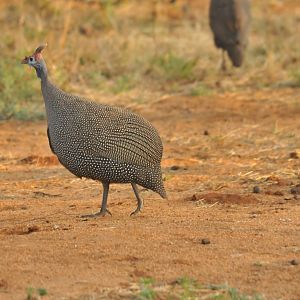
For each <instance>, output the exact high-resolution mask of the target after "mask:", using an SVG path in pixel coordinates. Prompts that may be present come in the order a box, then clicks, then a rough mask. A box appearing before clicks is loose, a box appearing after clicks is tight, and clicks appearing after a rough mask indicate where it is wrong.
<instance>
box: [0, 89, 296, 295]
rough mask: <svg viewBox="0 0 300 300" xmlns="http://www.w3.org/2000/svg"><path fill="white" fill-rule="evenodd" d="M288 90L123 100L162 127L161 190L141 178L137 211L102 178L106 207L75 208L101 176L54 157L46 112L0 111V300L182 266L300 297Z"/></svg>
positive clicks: (96, 191) (244, 288)
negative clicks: (8, 114)
mask: <svg viewBox="0 0 300 300" xmlns="http://www.w3.org/2000/svg"><path fill="white" fill-rule="evenodd" d="M299 100H300V99H299V90H297V89H277V90H265V91H260V92H244V93H238V94H234V93H230V94H229V93H228V94H222V95H212V96H207V97H186V96H172V97H171V96H170V97H162V98H161V99H158V100H157V101H153V102H152V103H147V104H136V105H135V106H131V107H132V109H133V110H134V111H136V112H138V113H141V114H142V115H143V116H145V117H146V118H147V119H149V120H150V121H151V122H152V123H153V124H154V125H155V126H156V127H157V129H158V131H159V132H160V134H161V136H162V139H163V142H164V145H165V151H164V157H163V161H162V166H163V171H164V176H165V185H166V189H167V192H168V200H163V199H161V198H160V197H159V196H158V195H157V194H154V193H153V192H151V191H146V190H143V189H141V195H142V196H143V198H144V199H145V207H144V210H143V212H142V213H141V214H139V215H137V216H134V217H130V216H129V214H130V212H131V211H132V210H134V208H135V205H136V202H135V198H134V194H133V192H132V190H131V187H130V185H112V187H111V191H110V194H109V202H108V207H109V209H110V211H111V212H112V214H113V216H112V217H110V216H106V217H105V218H97V219H88V220H87V219H83V218H80V215H81V214H86V213H91V212H95V211H97V210H98V209H99V206H100V199H101V184H99V183H97V182H94V181H91V180H80V179H77V178H76V177H74V176H73V175H72V174H70V173H69V172H68V171H66V170H65V169H64V168H63V167H62V166H61V165H60V164H59V163H58V162H57V159H56V158H55V157H54V156H53V154H52V153H51V151H50V149H49V146H48V141H47V136H46V121H40V122H16V121H10V122H3V123H0V149H1V152H0V257H1V259H0V299H25V298H26V289H27V288H28V287H34V288H39V287H43V288H46V289H47V291H48V296H46V297H45V299H108V298H109V299H122V298H125V294H126V292H128V291H131V288H132V287H133V286H134V284H136V283H138V282H139V280H140V278H141V277H152V278H154V279H155V280H156V282H158V283H159V285H160V286H169V285H171V284H172V282H174V281H175V280H176V278H178V277H182V276H187V277H190V278H194V279H196V280H197V281H198V282H199V283H201V284H224V283H227V284H228V285H229V286H232V287H235V288H238V289H239V290H240V291H241V292H243V293H248V294H252V293H253V292H254V291H255V292H257V293H259V294H261V295H264V296H265V297H266V299H294V300H296V299H300V265H299V264H297V263H299V260H300V202H299V201H300V200H299V199H298V196H297V194H292V193H291V188H293V187H295V185H296V184H298V183H299V178H298V175H299V173H298V172H299V159H298V152H297V151H298V149H300V144H299V140H300V119H299V114H300V106H299ZM205 131H206V132H205ZM291 153H293V154H291ZM254 186H258V187H259V188H260V193H253V188H254ZM296 192H297V190H296ZM202 239H209V241H210V243H209V244H202V243H201V240H202ZM293 260H294V261H293ZM291 261H293V263H291ZM124 293H125V294H124ZM122 295H123V296H122ZM129 299H130V298H129ZM131 299H132V298H131Z"/></svg>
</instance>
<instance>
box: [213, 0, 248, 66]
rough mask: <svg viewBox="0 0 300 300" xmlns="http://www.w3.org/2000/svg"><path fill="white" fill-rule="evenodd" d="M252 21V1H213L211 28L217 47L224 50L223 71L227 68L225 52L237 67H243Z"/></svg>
mask: <svg viewBox="0 0 300 300" xmlns="http://www.w3.org/2000/svg"><path fill="white" fill-rule="evenodd" d="M250 19H251V15H250V0H211V2H210V9H209V21H210V27H211V29H212V31H213V34H214V41H215V45H216V47H217V48H221V49H222V54H223V59H222V68H223V69H225V68H226V67H225V58H224V52H225V51H226V52H227V54H228V56H229V58H230V60H231V62H232V64H233V65H234V66H235V67H240V66H241V65H242V63H243V58H244V52H245V48H246V46H247V42H248V34H249V28H250Z"/></svg>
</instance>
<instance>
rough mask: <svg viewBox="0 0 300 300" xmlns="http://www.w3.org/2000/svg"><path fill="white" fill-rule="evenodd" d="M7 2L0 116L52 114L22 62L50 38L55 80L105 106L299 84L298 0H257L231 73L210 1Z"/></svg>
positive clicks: (4, 5)
mask: <svg viewBox="0 0 300 300" xmlns="http://www.w3.org/2000/svg"><path fill="white" fill-rule="evenodd" d="M0 5H1V15H0V25H1V28H2V31H1V32H2V43H1V45H0V50H1V53H2V56H3V57H4V59H3V60H2V62H1V64H0V68H1V69H0V73H1V78H0V96H1V103H0V118H1V119H6V118H10V117H17V118H35V117H41V116H43V107H42V103H41V100H40V94H39V93H38V92H37V91H38V89H39V83H38V81H37V80H36V79H35V75H34V74H33V72H32V71H28V70H27V69H24V67H23V66H21V65H19V63H18V62H19V60H20V59H21V58H22V56H23V55H25V54H28V53H31V52H32V51H33V49H34V48H35V47H36V46H37V45H39V44H40V43H41V42H45V41H47V42H48V44H49V48H48V49H47V52H46V53H45V57H46V60H47V63H48V68H49V69H50V73H51V77H52V78H53V80H54V81H55V82H56V83H57V84H58V85H59V86H61V87H62V88H63V89H65V90H68V91H72V92H76V93H78V94H86V95H87V96H93V97H95V98H98V99H100V100H102V99H103V98H105V99H106V101H105V102H110V101H114V100H112V99H117V100H118V99H119V98H121V97H122V98H128V99H131V100H132V102H138V103H141V102H142V103H144V102H147V101H151V99H155V98H157V97H159V96H161V95H163V94H166V93H167V94H170V93H183V94H187V95H194V96H195V95H196V96H201V95H207V94H212V93H222V92H226V91H235V90H239V89H249V90H252V89H260V88H266V87H268V88H280V87H282V86H296V87H297V86H300V75H299V71H298V66H299V47H298V46H297V45H298V43H297V41H298V32H299V29H300V21H299V20H300V10H299V7H300V5H299V4H298V5H297V1H296V0H294V1H291V0H290V1H287V2H285V3H284V4H283V3H282V1H279V0H268V1H263V3H262V2H261V1H258V0H256V1H253V24H252V31H251V38H250V45H249V48H248V53H247V60H246V63H245V65H244V66H243V68H242V69H239V70H231V71H230V74H227V75H224V74H220V72H219V62H220V53H219V52H218V51H217V50H216V49H215V47H214V44H213V40H212V35H211V32H210V29H209V26H208V20H207V7H208V1H202V2H201V3H197V1H188V0H185V1H184V0H181V1H180V0H178V1H177V3H176V4H170V3H169V1H163V0H159V1H148V2H145V4H143V5H140V4H139V2H138V1H135V0H131V1H129V0H127V1H125V0H124V1H113V0H106V1H104V0H102V1H100V0H99V1H61V0H56V1H49V0H40V1H38V2H34V3H33V2H32V1H29V0H19V1H11V2H10V3H9V4H8V3H5V2H4V1H2V2H0ZM270 11H271V12H270ZM266 12H268V13H266ZM108 99H111V100H108Z"/></svg>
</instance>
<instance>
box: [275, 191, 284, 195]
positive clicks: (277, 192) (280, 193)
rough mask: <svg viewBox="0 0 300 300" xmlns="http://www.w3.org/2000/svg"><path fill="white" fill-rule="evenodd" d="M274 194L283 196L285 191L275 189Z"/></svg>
mask: <svg viewBox="0 0 300 300" xmlns="http://www.w3.org/2000/svg"><path fill="white" fill-rule="evenodd" d="M273 195H275V196H283V192H282V191H275V192H274V193H273Z"/></svg>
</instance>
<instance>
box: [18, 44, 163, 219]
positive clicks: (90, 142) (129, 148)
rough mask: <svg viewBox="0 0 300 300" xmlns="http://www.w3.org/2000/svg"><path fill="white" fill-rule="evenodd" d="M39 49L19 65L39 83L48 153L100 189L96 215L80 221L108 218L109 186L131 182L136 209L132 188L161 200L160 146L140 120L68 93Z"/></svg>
mask: <svg viewBox="0 0 300 300" xmlns="http://www.w3.org/2000/svg"><path fill="white" fill-rule="evenodd" d="M45 47H46V45H42V46H39V47H38V48H37V49H36V50H35V52H34V53H33V54H32V55H31V56H28V57H27V56H26V57H25V58H24V59H23V60H22V63H23V64H27V65H29V66H31V67H33V68H34V69H35V71H36V75H37V77H38V78H39V79H40V80H41V89H42V94H43V98H44V102H45V107H46V115H47V122H48V129H47V134H48V139H49V145H50V148H51V150H52V152H53V153H54V154H55V155H56V156H57V157H58V160H59V161H60V163H61V164H62V165H63V166H64V167H65V168H67V169H68V170H69V171H70V172H71V173H73V174H74V175H76V176H78V177H80V178H82V177H86V178H91V179H94V180H98V181H100V182H101V183H102V185H103V197H102V205H101V209H100V211H99V212H97V213H95V214H89V215H84V217H96V216H105V215H106V214H107V213H108V214H110V215H111V213H110V212H109V210H108V209H107V197H108V191H109V185H110V183H131V185H132V188H133V191H134V194H135V196H136V199H137V208H136V209H135V210H134V211H133V212H132V213H131V215H133V214H136V213H138V212H139V211H140V210H141V209H142V207H143V200H142V198H141V197H140V195H139V192H138V189H137V184H138V185H141V186H143V187H145V188H147V189H150V190H152V191H154V192H156V193H158V194H159V195H160V196H161V197H162V198H166V192H165V189H164V185H163V181H162V173H161V166H160V163H161V158H162V153H163V146H162V142H161V139H160V136H159V134H158V132H157V131H156V129H155V128H154V127H153V126H152V125H151V123H149V122H148V121H147V120H145V119H144V118H143V117H141V116H139V115H137V114H134V113H132V112H130V111H128V110H126V109H124V108H119V107H114V106H110V105H104V104H97V103H95V102H92V101H89V100H87V99H84V98H81V97H78V96H74V95H72V94H68V93H66V92H64V91H62V90H61V89H59V88H58V87H56V86H55V85H54V84H53V83H52V82H51V81H50V80H49V77H48V73H47V67H46V63H45V61H44V59H43V57H42V53H41V52H42V51H43V49H44V48H45Z"/></svg>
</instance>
